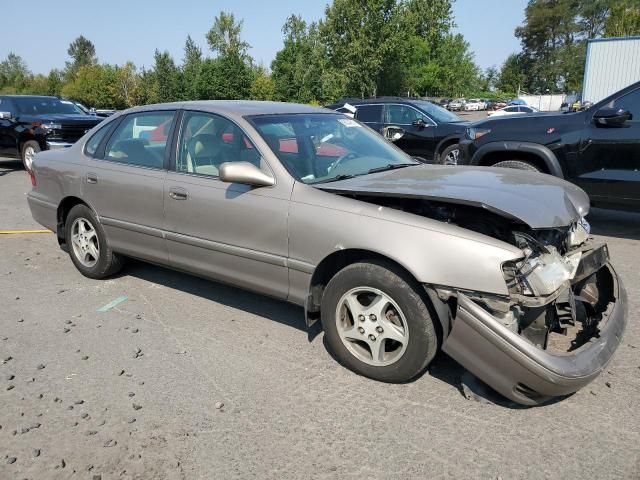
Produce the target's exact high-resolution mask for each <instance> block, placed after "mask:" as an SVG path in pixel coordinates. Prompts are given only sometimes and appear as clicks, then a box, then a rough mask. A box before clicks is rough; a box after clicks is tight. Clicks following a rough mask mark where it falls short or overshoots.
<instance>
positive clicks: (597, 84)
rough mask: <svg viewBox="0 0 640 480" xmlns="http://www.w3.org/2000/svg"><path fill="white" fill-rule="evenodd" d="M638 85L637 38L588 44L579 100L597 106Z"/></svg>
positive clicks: (639, 46) (639, 40)
mask: <svg viewBox="0 0 640 480" xmlns="http://www.w3.org/2000/svg"><path fill="white" fill-rule="evenodd" d="M637 81H640V37H620V38H597V39H594V40H589V42H588V43H587V61H586V65H585V69H584V81H583V83H582V100H585V101H589V102H593V103H595V102H598V101H600V100H602V99H603V98H605V97H608V96H609V95H611V94H612V93H615V92H617V91H618V90H620V89H622V88H624V87H626V86H628V85H631V84H632V83H634V82H637Z"/></svg>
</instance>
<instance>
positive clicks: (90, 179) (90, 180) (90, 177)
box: [87, 173, 98, 183]
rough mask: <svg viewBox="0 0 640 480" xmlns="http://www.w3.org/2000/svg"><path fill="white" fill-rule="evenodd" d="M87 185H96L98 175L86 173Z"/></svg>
mask: <svg viewBox="0 0 640 480" xmlns="http://www.w3.org/2000/svg"><path fill="white" fill-rule="evenodd" d="M87 183H98V175H96V174H95V173H87Z"/></svg>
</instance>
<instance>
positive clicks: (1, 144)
mask: <svg viewBox="0 0 640 480" xmlns="http://www.w3.org/2000/svg"><path fill="white" fill-rule="evenodd" d="M102 120H104V119H103V118H101V117H96V116H95V115H87V114H86V113H85V112H83V111H82V110H81V109H80V108H79V107H78V106H77V105H75V104H74V103H73V102H70V101H68V100H61V99H59V98H57V97H38V96H30V95H0V157H9V158H20V159H22V163H23V164H24V168H25V169H26V170H27V171H30V170H31V163H32V162H33V157H34V156H35V154H36V153H38V152H39V151H40V150H52V149H56V148H66V147H69V146H71V145H73V144H74V143H75V142H76V141H77V140H78V139H79V138H80V137H82V136H83V135H84V134H85V133H86V132H88V131H89V130H91V129H92V128H93V127H95V126H96V125H97V124H98V123H100V122H101V121H102Z"/></svg>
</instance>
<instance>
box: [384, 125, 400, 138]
mask: <svg viewBox="0 0 640 480" xmlns="http://www.w3.org/2000/svg"><path fill="white" fill-rule="evenodd" d="M404 133H405V132H404V130H403V129H402V128H400V127H396V126H393V125H391V126H389V127H385V128H384V130H383V131H382V135H383V136H384V137H385V138H386V139H387V140H390V141H392V142H396V141H398V140H400V139H401V138H402V137H403V136H404Z"/></svg>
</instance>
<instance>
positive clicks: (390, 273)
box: [321, 260, 438, 383]
mask: <svg viewBox="0 0 640 480" xmlns="http://www.w3.org/2000/svg"><path fill="white" fill-rule="evenodd" d="M358 287H371V288H374V289H377V290H379V291H381V292H384V293H385V294H386V295H388V296H390V297H391V298H392V299H393V300H394V302H395V303H397V305H398V307H399V308H400V310H402V312H403V314H404V316H405V317H406V318H405V322H406V325H407V327H408V331H409V336H408V342H407V346H406V350H405V351H404V353H403V354H402V355H401V356H400V357H399V358H398V359H397V360H396V361H394V363H391V364H390V365H384V366H375V365H369V364H367V363H365V362H364V361H362V360H360V359H358V358H357V357H356V356H355V355H354V354H353V353H351V352H350V351H349V350H348V349H347V347H346V346H345V344H344V343H343V341H342V339H341V338H340V335H339V333H338V327H337V325H336V309H337V307H338V303H339V301H340V299H341V298H342V296H343V295H344V294H346V293H347V292H349V291H350V290H352V289H355V288H358ZM321 320H322V326H323V329H324V332H325V337H326V339H327V342H328V346H329V348H330V349H331V351H332V352H333V354H334V355H335V357H336V358H337V360H338V361H339V362H340V363H341V364H343V365H344V366H346V367H347V368H349V369H350V370H352V371H354V372H356V373H358V374H360V375H363V376H365V377H369V378H372V379H374V380H379V381H382V382H389V383H402V382H407V381H409V380H411V379H413V378H414V377H416V376H417V375H419V374H420V373H422V372H423V371H424V370H425V368H426V367H427V365H428V364H429V362H431V360H432V359H433V357H434V356H435V354H436V352H437V349H438V339H437V334H436V330H435V326H434V323H433V320H432V318H431V315H430V314H429V309H428V307H427V305H426V304H425V300H424V299H423V297H422V295H421V294H420V285H419V284H418V283H417V282H416V281H415V280H414V279H412V278H411V277H409V276H408V275H406V274H405V273H404V272H403V271H402V270H400V269H399V268H396V267H395V266H394V265H393V264H390V263H387V262H383V261H378V260H371V261H368V262H360V263H354V264H352V265H349V266H347V267H345V268H343V269H342V270H340V271H339V272H338V273H337V274H336V275H335V276H334V277H333V278H332V279H331V280H330V281H329V284H328V285H327V287H326V289H325V291H324V294H323V296H322V309H321Z"/></svg>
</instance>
